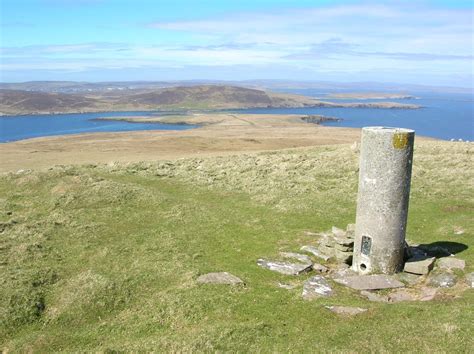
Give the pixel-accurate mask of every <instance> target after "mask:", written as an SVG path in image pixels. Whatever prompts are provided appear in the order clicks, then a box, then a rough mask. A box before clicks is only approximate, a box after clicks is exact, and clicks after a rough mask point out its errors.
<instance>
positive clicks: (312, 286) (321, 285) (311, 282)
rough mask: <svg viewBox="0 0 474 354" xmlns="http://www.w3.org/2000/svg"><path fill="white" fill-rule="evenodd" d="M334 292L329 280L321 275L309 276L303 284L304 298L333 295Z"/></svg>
mask: <svg viewBox="0 0 474 354" xmlns="http://www.w3.org/2000/svg"><path fill="white" fill-rule="evenodd" d="M332 293H333V291H332V288H331V286H330V285H329V283H328V282H327V280H326V279H325V278H324V277H323V276H321V275H315V276H314V277H311V278H309V279H308V280H306V281H305V282H304V284H303V294H302V295H303V299H305V300H310V299H313V298H316V297H320V296H324V297H326V296H331V295H332Z"/></svg>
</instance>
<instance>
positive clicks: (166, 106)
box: [0, 85, 420, 115]
mask: <svg viewBox="0 0 474 354" xmlns="http://www.w3.org/2000/svg"><path fill="white" fill-rule="evenodd" d="M302 107H333V108H381V109H392V108H395V109H417V108H420V106H418V105H414V104H403V103H397V102H363V103H361V102H353V103H346V102H345V103H335V102H327V101H321V100H319V99H316V98H313V97H307V96H302V95H295V94H286V93H277V92H271V91H264V90H258V89H252V88H245V87H238V86H228V85H197V86H180V87H167V88H161V89H153V90H140V89H138V90H126V91H120V90H115V91H110V92H109V91H105V92H104V91H99V92H89V93H84V92H81V93H59V92H42V91H24V90H11V89H2V90H0V115H25V114H61V113H86V112H110V111H155V110H182V109H186V110H197V111H199V110H222V109H244V108H302Z"/></svg>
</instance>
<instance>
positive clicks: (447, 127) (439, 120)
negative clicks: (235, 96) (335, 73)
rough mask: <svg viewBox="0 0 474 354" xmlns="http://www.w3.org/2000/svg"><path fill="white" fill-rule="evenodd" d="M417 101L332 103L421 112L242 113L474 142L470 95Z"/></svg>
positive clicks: (316, 110)
mask: <svg viewBox="0 0 474 354" xmlns="http://www.w3.org/2000/svg"><path fill="white" fill-rule="evenodd" d="M284 91H285V92H289V93H297V94H303V95H306V96H313V97H319V98H321V100H324V94H322V93H320V92H318V91H316V90H311V89H304V90H284ZM410 94H412V95H413V96H416V97H417V99H407V100H388V99H385V100H335V99H331V100H329V99H328V101H331V102H377V101H392V102H399V103H410V104H417V105H420V106H422V107H423V108H421V109H414V110H413V109H376V108H289V109H287V108H271V109H269V108H265V109H247V110H239V112H242V113H244V112H245V113H254V114H256V113H262V114H266V113H273V114H320V115H324V116H329V117H336V118H341V119H342V121H340V122H326V123H324V125H327V126H336V127H353V128H362V127H366V126H388V127H402V128H410V129H414V130H415V132H416V134H417V135H423V136H429V137H433V138H438V139H444V140H450V139H456V140H458V139H462V140H469V141H474V97H473V96H472V95H469V94H434V93H410Z"/></svg>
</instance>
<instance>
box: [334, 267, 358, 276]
mask: <svg viewBox="0 0 474 354" xmlns="http://www.w3.org/2000/svg"><path fill="white" fill-rule="evenodd" d="M355 275H357V273H356V272H354V271H353V270H352V269H351V268H349V265H347V264H341V265H340V267H339V268H338V269H336V270H335V271H334V272H333V273H332V274H331V277H332V278H333V279H336V278H343V277H350V276H355Z"/></svg>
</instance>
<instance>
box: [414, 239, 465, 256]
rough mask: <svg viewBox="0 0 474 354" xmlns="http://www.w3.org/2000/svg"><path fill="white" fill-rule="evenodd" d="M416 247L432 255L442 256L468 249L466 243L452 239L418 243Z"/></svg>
mask: <svg viewBox="0 0 474 354" xmlns="http://www.w3.org/2000/svg"><path fill="white" fill-rule="evenodd" d="M416 248H418V249H420V250H422V251H424V252H426V253H427V254H428V255H429V256H430V257H436V258H442V257H449V256H451V255H453V254H457V253H461V252H462V251H465V250H467V249H468V246H467V245H465V244H464V243H459V242H451V241H436V242H433V243H428V244H421V245H418V246H417V247H416Z"/></svg>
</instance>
